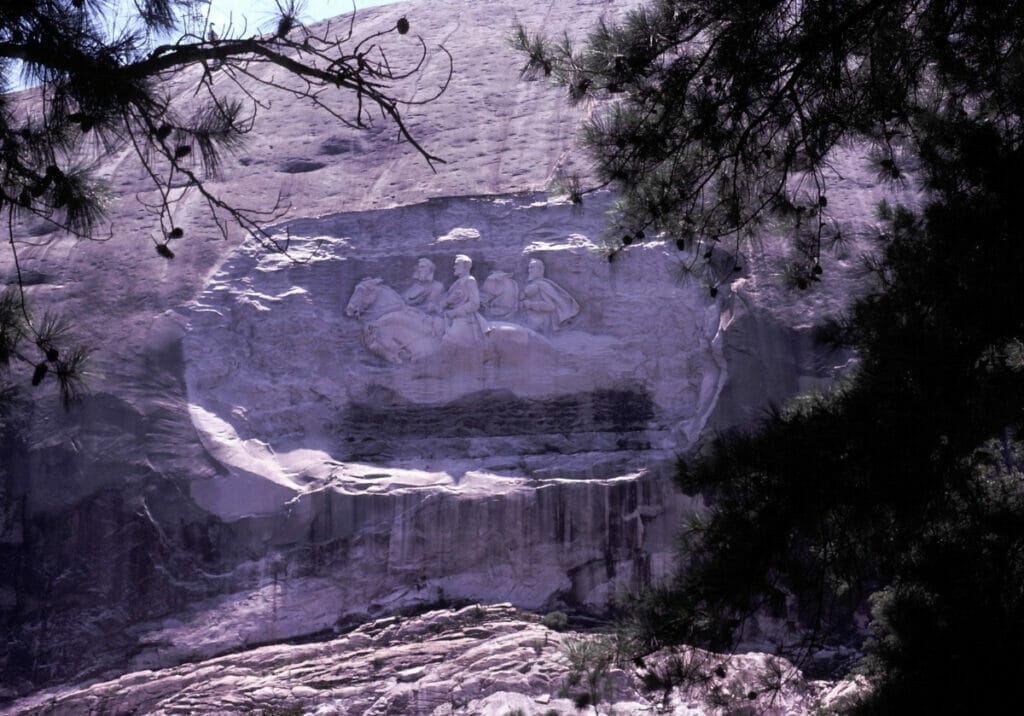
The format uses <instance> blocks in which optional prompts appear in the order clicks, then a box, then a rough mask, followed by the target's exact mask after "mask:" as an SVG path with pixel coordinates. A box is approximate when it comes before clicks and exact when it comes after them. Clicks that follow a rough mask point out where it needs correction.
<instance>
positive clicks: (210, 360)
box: [0, 0, 881, 698]
mask: <svg viewBox="0 0 1024 716" xmlns="http://www.w3.org/2000/svg"><path fill="white" fill-rule="evenodd" d="M629 4H630V3H625V2H585V1H583V0H578V1H577V2H570V3H555V4H550V5H549V4H546V3H536V2H525V1H516V2H512V3H507V4H502V5H501V6H500V7H499V6H495V5H492V4H485V3H466V2H455V1H454V0H442V1H440V2H430V3H426V2H409V3H403V4H401V5H395V6H388V7H383V8H377V9H373V10H366V11H360V13H359V14H358V16H357V20H356V28H357V31H358V32H362V33H365V34H369V33H371V32H373V31H374V30H375V29H378V28H384V27H390V26H391V25H393V24H394V22H395V21H396V19H397V18H398V17H400V16H402V15H404V16H406V17H408V18H409V21H410V22H411V23H412V25H413V27H414V29H415V30H416V31H417V32H418V33H419V34H421V35H422V36H423V37H424V38H426V39H427V40H428V41H432V42H438V43H443V44H444V45H445V46H446V47H447V49H448V50H449V51H450V52H451V54H452V56H453V57H454V61H455V74H454V76H453V79H452V82H451V85H450V87H449V89H448V91H447V92H446V93H445V94H444V95H443V96H442V97H441V98H440V99H439V100H438V101H436V102H434V103H431V104H428V105H425V106H423V107H421V108H416V109H415V110H414V111H413V112H412V114H410V115H409V121H410V126H411V127H412V128H413V130H414V132H415V133H416V136H417V137H418V138H419V140H420V141H421V142H422V143H423V144H424V145H427V146H428V147H429V148H430V150H431V151H432V152H434V153H436V154H439V155H441V156H442V157H443V158H444V159H445V160H446V161H447V164H445V165H443V166H439V167H438V171H437V173H436V174H435V173H433V172H432V171H431V169H430V168H429V167H427V166H426V165H425V164H424V163H423V161H422V159H421V158H420V157H419V156H418V155H417V154H415V153H414V152H412V151H410V150H409V148H408V147H407V146H403V145H401V144H397V143H395V142H394V141H393V139H394V137H393V136H392V135H391V133H389V131H388V128H387V126H386V124H384V123H382V124H381V125H380V126H376V127H371V128H370V129H368V130H367V131H364V132H356V131H350V130H347V129H345V128H343V127H338V126H337V125H336V124H334V123H332V120H331V119H330V118H329V117H327V116H324V115H320V114H317V113H316V112H315V110H312V109H307V108H303V107H298V106H296V105H295V104H293V103H290V102H288V101H286V99H285V98H284V97H283V96H281V97H276V96H270V97H268V100H269V107H268V108H266V109H265V110H263V111H261V112H260V115H259V118H258V121H257V124H256V127H255V130H254V132H253V134H252V136H251V137H250V138H249V141H248V143H247V144H246V145H245V146H244V147H243V148H242V149H241V150H240V152H239V153H238V155H237V156H236V157H234V158H229V159H228V160H227V161H226V162H225V169H224V171H223V176H222V179H221V181H220V182H219V183H218V185H217V188H218V190H219V191H221V192H223V194H224V195H225V196H226V197H227V198H229V199H230V200H232V201H237V202H243V203H247V204H248V205H258V203H259V202H261V201H267V200H268V197H269V198H270V199H271V200H272V198H273V197H275V196H276V195H277V193H278V191H279V190H281V191H283V192H284V193H285V194H286V195H287V196H288V197H289V200H290V202H291V206H292V209H291V212H290V214H289V215H288V217H286V218H285V219H284V220H283V221H282V222H281V223H280V224H279V225H276V226H274V227H271V232H272V233H275V234H277V235H279V236H282V237H284V236H287V237H289V240H290V247H291V248H290V255H289V256H283V255H280V254H275V253H268V252H267V251H266V250H265V249H263V248H261V247H260V246H259V245H257V244H256V243H254V242H251V241H245V240H242V239H239V240H237V241H223V240H221V239H220V237H219V236H218V235H217V234H216V233H215V232H214V231H213V230H212V226H211V220H210V218H209V217H208V216H207V215H205V214H204V208H203V207H202V206H201V204H200V202H198V201H193V200H186V201H185V202H183V203H182V205H181V206H180V207H179V209H178V210H179V212H181V221H182V222H188V223H189V226H190V227H192V228H191V229H190V231H189V236H188V239H187V240H186V241H182V242H181V243H180V249H178V250H177V257H176V258H175V259H174V260H173V261H167V260H165V259H164V258H162V257H160V256H158V255H156V254H155V253H154V252H152V250H151V246H150V244H149V242H148V239H147V237H148V235H149V233H150V232H151V231H152V227H151V226H149V225H148V224H147V221H148V216H147V215H146V213H145V212H144V211H143V210H142V209H141V208H140V207H139V205H138V204H137V202H136V199H135V192H136V191H138V188H139V187H140V186H141V182H142V181H143V177H142V174H141V170H140V169H139V168H138V167H137V166H134V165H133V164H132V161H131V159H132V158H131V156H130V155H129V154H128V153H125V154H123V155H115V156H110V157H107V158H106V160H105V163H104V164H103V169H102V171H103V173H105V174H106V175H107V176H109V177H110V179H111V181H112V183H113V185H114V186H115V188H116V190H117V197H116V198H115V200H114V202H113V206H112V213H111V216H112V224H113V231H114V233H113V236H112V238H111V239H110V240H109V241H107V242H105V243H91V242H76V241H73V240H71V239H68V238H64V237H62V236H60V235H57V234H45V233H44V234H42V235H40V236H37V237H36V239H37V240H36V241H34V244H36V245H34V246H26V247H25V248H24V249H23V250H22V257H23V266H24V270H25V272H26V275H28V276H31V277H32V278H31V280H30V281H28V284H29V285H28V286H27V289H26V290H27V291H28V294H29V296H30V298H31V299H32V300H33V301H34V302H36V303H37V304H39V305H42V306H49V307H54V308H58V309H60V310H61V311H62V312H65V313H67V314H68V315H69V316H71V317H73V319H74V322H75V325H76V330H77V331H78V332H79V333H81V334H82V335H83V336H84V337H88V339H89V340H90V341H91V342H92V343H93V344H94V347H95V349H96V353H95V363H94V366H95V367H94V370H93V374H92V376H91V392H90V394H89V395H88V396H87V397H86V398H85V399H84V400H83V402H82V403H81V404H80V405H77V406H75V407H74V408H73V409H72V410H71V411H69V412H67V413H64V412H63V411H61V410H60V408H59V406H58V404H57V401H56V400H55V399H53V398H52V397H48V396H46V395H42V394H39V393H30V392H29V391H30V388H28V387H25V388H20V387H19V390H20V391H21V393H22V394H23V395H22V398H21V399H20V400H21V402H11V403H10V404H9V405H10V406H11V407H10V409H9V410H8V414H7V415H6V417H4V422H2V423H0V450H2V460H0V563H2V569H0V572H2V573H3V575H4V579H3V581H2V583H0V625H2V629H3V634H4V639H3V642H4V646H3V647H2V648H0V649H2V651H0V670H2V673H3V678H2V679H0V683H2V684H3V690H2V691H0V698H11V697H15V696H17V695H20V694H23V693H26V692H28V691H31V690H32V689H34V688H38V687H41V686H45V685H52V684H56V683H59V682H65V681H69V680H72V679H75V678H93V677H100V676H106V677H110V676H113V675H117V674H120V673H124V672H126V671H131V670H138V669H151V668H162V667H170V666H174V665H178V664H181V663H183V662H185V661H190V660H196V659H202V658H206V657H210V656H213V655H217V654H223V653H226V652H230V651H235V650H238V649H241V648H244V647H249V646H253V645H258V644H267V643H272V642H279V641H284V640H289V639H297V638H309V637H311V636H312V635H323V634H328V633H333V632H334V630H337V629H341V628H342V627H344V626H345V625H349V624H354V623H358V622H360V621H363V620H366V619H371V618H380V617H386V616H387V615H389V614H392V613H395V612H397V611H399V610H401V609H404V608H409V607H414V606H417V605H419V606H422V605H428V604H433V603H439V602H453V601H454V602H481V603H485V604H494V603H503V602H509V603H511V604H512V605H515V606H516V607H520V608H524V609H533V610H551V609H566V610H577V611H580V612H587V613H601V612H603V611H604V610H606V608H607V607H608V605H609V602H610V600H611V599H612V598H614V597H615V596H616V595H619V594H622V593H625V592H628V591H629V590H635V589H639V588H642V587H644V586H645V585H647V584H650V583H651V581H652V580H656V579H658V578H659V577H661V576H663V575H665V574H666V573H667V572H668V568H669V566H670V564H671V560H672V558H673V546H674V541H673V539H674V535H675V532H676V530H677V528H678V526H679V525H680V524H681V523H682V521H683V520H684V519H685V518H686V516H687V515H688V514H692V513H694V512H696V511H699V510H700V509H701V507H702V504H703V503H702V500H701V498H700V496H687V495H682V494H679V493H678V492H676V491H675V489H674V488H673V486H672V484H671V480H670V475H671V472H672V466H673V462H674V460H675V458H676V456H677V455H679V454H682V453H685V452H686V451H688V450H692V449H694V447H695V446H696V445H698V444H699V443H700V441H701V439H702V437H703V436H707V435H708V434H709V432H710V431H713V430H721V429H728V428H734V427H736V428H744V427H749V426H751V425H753V424H755V423H756V421H757V420H758V418H759V415H760V414H761V411H763V410H764V408H765V407H766V406H767V405H768V404H770V403H772V402H781V401H784V400H786V399H788V398H790V397H792V396H794V395H796V394H797V393H799V392H800V391H805V390H809V389H819V388H822V389H824V388H827V386H828V385H829V384H830V383H831V382H832V381H833V380H834V378H835V377H836V376H837V375H839V374H841V372H842V371H843V370H844V369H845V368H846V367H848V365H851V364H852V358H851V356H849V355H847V354H844V353H836V352H832V351H830V350H828V349H825V348H822V347H820V346H817V345H816V344H815V343H814V341H813V340H812V338H811V336H812V331H811V328H812V326H813V325H814V324H815V323H816V322H819V321H820V320H822V319H824V318H825V317H828V316H830V315H832V314H833V313H834V312H836V311H838V310H839V309H841V308H842V306H844V305H845V304H846V303H847V302H848V301H849V299H850V296H852V295H854V294H855V293H856V291H857V290H858V283H857V282H858V279H857V278H856V276H855V272H854V270H853V269H854V267H855V265H856V263H857V261H858V259H859V255H860V254H859V250H858V248H857V247H856V246H855V245H853V244H851V245H848V246H846V247H845V248H843V249H842V251H841V252H837V253H836V254H835V255H834V256H832V257H831V260H832V261H833V264H832V266H831V267H830V277H829V278H830V280H829V281H828V282H826V283H825V284H823V285H822V286H821V288H819V289H817V290H816V291H814V292H810V293H808V294H801V295H798V296H794V295H790V294H785V295H784V292H785V291H786V289H785V288H784V287H782V285H781V281H780V280H779V276H780V274H781V273H782V270H783V266H784V264H785V261H786V251H787V248H786V247H787V242H786V241H785V237H775V236H767V237H765V239H764V241H763V242H761V243H760V244H759V245H758V246H757V247H756V249H751V250H750V251H749V252H748V253H745V254H744V255H743V256H742V257H740V259H741V260H740V261H739V264H740V266H739V269H740V270H739V271H735V272H733V273H732V274H731V277H730V279H729V280H728V281H727V282H726V283H724V284H723V288H722V290H720V291H719V292H718V294H717V296H715V297H712V296H711V295H710V293H709V291H708V287H707V283H706V282H702V280H701V279H700V278H693V277H687V276H686V275H685V271H683V269H682V267H683V265H684V264H685V263H686V262H687V260H688V259H690V258H692V257H690V256H688V255H687V254H685V253H683V252H680V251H678V250H677V249H676V246H675V242H674V240H672V239H671V237H665V239H664V240H663V241H657V240H656V241H648V242H646V243H644V244H642V245H636V246H631V247H629V248H628V249H626V250H623V251H621V252H619V253H618V254H616V255H615V256H614V257H613V260H609V257H608V256H607V254H606V253H604V252H603V251H602V248H601V247H602V245H603V241H604V238H605V237H604V236H603V233H602V232H603V227H604V215H605V212H606V210H607V209H608V206H609V202H610V199H609V197H607V196H605V195H600V194H598V195H596V196H594V197H593V198H588V199H587V200H586V201H585V203H584V204H583V206H582V207H578V206H576V205H574V204H573V203H572V202H570V201H568V199H566V198H565V197H559V196H557V195H555V194H551V193H547V192H546V191H545V190H546V188H547V187H548V185H549V183H550V181H551V180H552V178H553V177H555V176H556V175H558V174H564V173H573V172H576V173H579V174H581V175H583V176H584V178H585V177H586V174H587V163H586V158H585V156H583V155H582V153H581V150H580V149H579V148H578V147H577V145H576V142H575V133H576V130H577V128H578V125H579V122H580V119H581V112H586V111H587V110H588V108H587V107H582V108H570V107H569V105H568V104H567V103H566V101H565V99H564V97H563V96H562V94H561V93H560V92H559V91H558V90H555V89H553V88H551V87H550V86H547V85H546V84H545V83H544V82H543V81H526V80H522V79H520V78H519V76H518V67H519V66H520V65H521V64H522V62H521V60H520V58H518V57H517V56H516V55H515V54H514V53H513V52H512V51H511V50H510V49H509V48H508V47H507V44H506V41H505V36H506V35H507V34H508V31H509V29H510V28H511V26H512V23H513V20H514V18H518V20H520V21H521V22H523V23H524V24H526V25H528V26H531V25H532V26H535V27H545V28H546V29H548V30H551V31H555V30H557V29H558V28H562V27H564V28H566V29H567V30H568V31H570V32H571V33H574V34H576V33H581V32H583V31H585V30H586V29H587V28H589V27H590V26H591V25H592V24H593V23H595V22H596V21H597V20H598V19H599V18H600V17H601V16H602V15H606V14H607V15H612V16H614V15H615V14H616V13H620V12H622V11H623V9H624V8H626V7H628V6H629ZM428 79H429V73H428ZM180 81H181V82H183V83H184V84H183V86H187V81H188V78H187V77H186V78H182V79H181V80H180ZM413 91H421V90H419V89H414V90H413ZM422 91H424V92H426V89H423V90H422ZM840 163H841V164H842V169H843V177H844V178H842V179H841V180H838V181H837V183H836V185H835V187H834V189H833V191H832V194H831V195H830V198H831V201H832V206H833V207H837V208H836V211H837V213H838V212H842V213H843V216H844V219H845V220H846V221H848V222H849V224H850V226H851V227H852V228H851V233H852V235H854V236H858V235H864V234H866V233H867V231H868V229H869V228H870V226H871V224H872V221H873V219H872V217H871V213H870V212H871V206H873V204H874V202H875V201H876V200H877V199H878V198H879V197H880V196H881V193H880V190H878V189H876V188H875V185H874V183H873V180H872V179H871V178H870V177H868V176H866V174H865V169H864V168H863V167H860V166H859V165H858V163H857V161H856V158H855V156H854V155H853V154H851V155H850V156H848V157H840ZM838 207H841V208H838ZM858 232H859V233H858ZM215 237H216V238H215ZM856 241H857V239H855V240H854V244H855V243H856ZM865 241H866V240H865ZM460 256H462V257H466V258H467V259H468V263H467V261H466V260H464V259H459V260H458V261H457V258H458V257H460ZM424 260H426V261H424ZM732 262H733V258H732V257H728V260H726V257H724V256H723V260H722V263H723V266H724V267H725V268H723V270H724V271H732ZM726 264H728V265H727V266H726ZM0 276H3V278H4V281H5V282H6V283H11V282H12V281H13V273H12V266H11V265H10V262H9V260H8V257H7V256H6V255H3V256H0ZM12 400H13V398H12Z"/></svg>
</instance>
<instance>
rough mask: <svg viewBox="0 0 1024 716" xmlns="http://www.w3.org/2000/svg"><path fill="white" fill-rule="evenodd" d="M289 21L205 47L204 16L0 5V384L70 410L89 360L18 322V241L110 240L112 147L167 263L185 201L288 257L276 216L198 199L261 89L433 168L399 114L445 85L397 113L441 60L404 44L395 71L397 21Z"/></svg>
mask: <svg viewBox="0 0 1024 716" xmlns="http://www.w3.org/2000/svg"><path fill="white" fill-rule="evenodd" d="M300 7H301V6H300V5H299V4H297V0H278V2H277V5H276V10H277V13H278V21H277V23H276V29H275V30H274V31H273V32H268V33H264V34H255V35H248V36H246V35H243V34H242V32H241V31H234V30H232V28H226V29H224V28H222V29H221V31H220V32H219V33H218V32H217V31H215V29H214V28H213V27H212V25H209V24H208V23H207V22H206V19H205V15H204V11H205V10H208V8H209V0H131V2H120V1H119V0H3V2H2V3H0V211H2V212H3V215H4V218H5V219H6V222H7V232H6V233H7V234H8V236H7V237H6V238H7V242H6V243H7V244H8V246H9V248H10V251H11V254H12V260H13V264H14V272H13V273H14V276H13V280H11V281H10V284H11V285H12V286H13V290H12V291H9V292H8V293H6V294H4V295H3V297H0V370H2V369H3V368H5V367H7V366H9V365H11V364H12V361H14V362H15V363H23V364H28V366H29V367H30V371H31V373H32V383H33V384H39V383H41V382H43V381H44V380H47V379H48V378H49V376H56V377H57V378H58V379H59V381H60V386H61V389H62V395H63V396H64V397H65V399H66V400H68V399H70V398H72V397H73V396H74V394H75V392H76V386H77V380H76V376H77V377H80V375H81V367H82V365H83V364H84V360H85V352H84V351H82V350H77V351H72V350H64V349H63V347H62V346H61V345H58V344H59V342H60V341H59V339H60V338H61V337H62V335H61V334H62V331H57V330H55V326H57V323H56V322H55V320H54V319H50V318H47V317H35V316H33V314H32V312H31V311H30V310H29V309H28V307H27V306H26V304H25V297H24V285H25V280H24V279H25V277H24V276H23V275H22V272H21V266H20V264H19V262H18V254H17V251H18V244H19V242H20V241H21V240H22V239H24V238H25V237H24V236H19V235H18V231H19V227H20V226H21V225H22V224H21V223H19V222H25V221H26V220H33V221H36V222H40V221H41V222H44V223H46V224H49V225H52V226H56V227H59V228H62V229H65V230H66V231H68V232H71V233H72V234H75V235H77V236H80V237H83V238H102V237H101V236H100V237H97V231H98V230H100V229H103V230H104V231H109V228H106V227H104V226H103V219H104V199H105V196H106V194H107V190H106V187H105V185H104V184H103V182H101V181H98V180H96V179H95V178H94V177H93V176H92V175H91V173H90V170H89V169H90V167H89V160H90V158H95V157H96V156H98V155H102V154H104V153H107V154H109V153H110V152H112V151H115V150H119V149H120V148H122V147H128V148H130V149H132V150H133V151H134V152H135V154H136V156H137V158H138V161H139V162H140V163H141V165H142V166H143V167H144V169H145V172H146V174H147V175H148V176H149V178H150V180H151V184H152V192H151V193H149V194H147V195H146V196H145V197H142V198H140V201H142V202H143V205H144V206H145V208H146V209H147V210H149V211H150V213H151V214H152V217H153V225H154V229H155V232H154V233H155V235H156V236H157V237H158V238H156V239H155V240H154V244H155V246H154V249H155V251H156V252H157V253H158V254H159V255H160V256H162V257H164V258H166V259H173V258H174V255H175V254H174V250H173V246H174V242H176V241H179V240H182V239H185V238H187V233H188V228H189V227H188V226H180V225H178V224H176V222H175V220H174V216H175V211H174V209H175V205H176V204H177V203H178V202H180V201H181V199H182V197H183V195H184V194H185V193H198V194H199V195H200V196H201V197H202V199H203V200H204V202H205V203H206V205H207V207H208V208H209V211H210V216H211V217H212V218H213V219H214V221H215V222H216V224H217V226H218V227H219V229H220V230H221V232H222V233H224V234H225V236H226V235H227V232H228V230H229V229H230V228H231V227H236V226H238V227H241V228H242V229H243V230H244V231H246V232H248V233H249V234H250V235H252V236H255V237H256V238H257V239H258V240H260V241H262V242H263V243H264V244H265V245H266V247H267V248H268V249H270V250H286V249H287V247H286V246H284V245H281V244H279V243H276V242H274V241H273V240H272V239H271V238H270V237H269V236H267V235H266V234H265V233H263V231H262V227H263V226H266V225H267V224H269V223H271V222H272V221H274V220H275V219H277V218H279V217H281V216H282V215H283V214H284V212H285V211H286V209H287V208H288V207H287V206H285V204H284V201H283V200H281V199H280V198H279V200H278V202H277V203H276V204H273V205H272V206H269V207H267V206H263V207H258V208H251V207H242V206H237V205H233V204H231V203H229V202H227V201H225V200H224V199H223V198H222V197H221V196H219V195H218V194H217V193H216V192H215V191H214V190H213V189H212V188H211V186H210V180H212V179H214V178H216V177H217V173H218V170H219V169H220V159H221V156H222V153H223V152H224V151H230V150H232V149H235V148H237V147H238V146H239V145H240V143H241V142H242V141H244V139H245V135H246V134H247V133H248V132H249V131H250V130H251V128H252V126H253V123H254V121H255V119H256V115H257V114H258V111H259V108H260V107H261V106H262V99H261V91H265V90H267V89H268V88H275V89H276V90H278V91H283V92H285V93H287V94H288V95H290V96H291V97H292V98H293V99H294V100H296V101H300V102H305V103H308V104H311V105H314V106H315V107H317V108H318V109H320V110H321V111H323V112H326V113H328V114H329V115H331V116H333V117H334V118H335V119H336V120H337V121H339V122H340V123H342V124H344V125H346V126H349V127H353V128H364V127H366V126H368V125H369V124H370V123H372V122H373V121H375V120H383V121H386V122H390V123H392V124H393V125H394V126H395V127H396V128H397V132H398V135H399V136H400V137H401V138H402V139H404V140H405V141H407V142H408V143H409V144H410V145H411V146H412V148H413V149H414V150H415V151H416V152H418V153H419V154H420V155H421V156H422V157H423V158H424V159H425V160H426V161H427V162H428V163H430V164H433V163H434V162H440V161H442V160H441V159H440V158H438V157H436V156H434V155H433V154H431V153H430V152H428V151H427V150H426V149H425V148H424V147H423V146H421V145H420V144H419V143H418V142H417V140H416V139H415V137H413V135H412V133H411V132H410V131H409V129H408V127H407V126H406V123H405V121H404V119H403V114H402V113H403V111H404V110H405V109H407V108H408V107H409V106H411V105H419V104H425V103H428V102H430V101H432V100H433V99H434V98H436V97H437V96H438V95H440V94H441V93H442V92H443V91H444V90H445V88H446V87H447V79H445V80H444V81H442V82H441V83H440V85H439V86H437V87H436V88H435V89H436V92H435V93H433V94H430V93H429V92H428V93H427V95H423V94H421V95H420V97H419V98H417V99H415V100H412V99H404V98H403V95H404V92H403V87H404V86H405V85H404V84H403V83H405V82H407V81H410V80H413V81H414V80H416V79H417V78H419V77H420V76H421V75H422V71H423V69H424V68H425V66H426V61H427V59H428V58H429V57H430V56H431V55H432V54H439V55H441V56H442V57H444V58H445V59H446V60H447V61H448V67H449V73H448V78H449V79H450V76H451V73H450V68H451V62H450V60H451V58H450V56H449V55H448V54H447V51H446V50H444V48H443V47H441V48H437V49H436V50H428V47H427V45H426V43H425V42H424V41H423V39H422V38H419V37H416V36H414V35H409V36H407V37H405V38H402V40H401V42H402V43H403V44H405V45H410V46H412V47H413V48H414V50H415V51H414V52H412V53H411V54H409V53H403V56H404V57H406V58H408V57H412V58H413V59H412V60H411V61H408V60H406V61H398V62H392V61H390V60H389V57H388V55H387V53H386V51H385V50H384V49H383V47H384V45H383V40H384V39H385V36H386V35H392V34H393V35H394V36H395V38H396V42H397V38H398V36H399V35H406V34H407V33H408V32H409V30H410V26H411V24H410V22H409V20H408V19H406V18H402V19H401V21H400V22H399V23H398V24H397V26H396V27H394V28H392V29H390V30H389V31H386V32H378V33H372V34H368V35H366V36H364V37H361V38H360V37H356V36H355V35H354V34H353V31H354V27H355V15H353V16H352V20H351V21H345V22H342V23H338V22H335V23H333V24H331V23H328V24H326V25H321V26H319V27H318V28H316V29H312V28H309V27H306V26H305V25H303V24H302V23H301V21H300V17H299V11H300ZM270 9H272V8H270ZM119 13H120V14H119ZM125 13H127V15H125ZM417 58H418V59H417ZM267 66H270V67H272V68H273V69H274V72H265V71H264V69H263V68H265V67H267ZM190 70H198V72H197V73H195V75H194V76H195V77H196V79H195V81H194V83H192V84H191V85H189V86H187V87H186V88H185V89H186V91H182V89H183V86H182V84H181V82H180V81H179V80H178V78H180V77H181V76H183V74H184V73H185V72H186V71H190ZM16 72H19V73H21V74H22V75H23V76H24V77H25V78H27V79H28V80H29V84H35V85H37V86H38V88H37V90H35V92H34V94H28V95H25V94H23V95H21V96H18V97H14V96H11V95H8V94H4V93H5V92H7V91H8V90H10V89H11V88H12V86H13V79H14V74H15V73H16ZM176 82H177V84H175V83H176ZM33 346H34V347H33Z"/></svg>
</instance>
